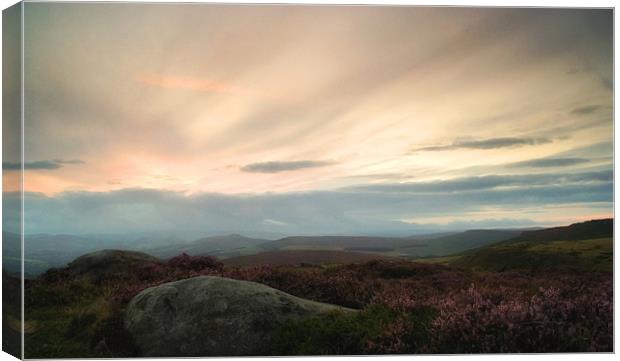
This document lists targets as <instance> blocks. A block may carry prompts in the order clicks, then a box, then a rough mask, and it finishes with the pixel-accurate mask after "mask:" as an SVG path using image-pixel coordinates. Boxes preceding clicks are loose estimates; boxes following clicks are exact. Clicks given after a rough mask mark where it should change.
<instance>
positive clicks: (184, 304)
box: [125, 276, 353, 357]
mask: <svg viewBox="0 0 620 361" xmlns="http://www.w3.org/2000/svg"><path fill="white" fill-rule="evenodd" d="M352 311H353V310H351V309H347V308H344V307H340V306H335V305H330V304H325V303H320V302H314V301H310V300H306V299H303V298H299V297H295V296H292V295H290V294H287V293H284V292H282V291H279V290H276V289H274V288H271V287H268V286H265V285H262V284H259V283H255V282H247V281H238V280H233V279H229V278H222V277H213V276H201V277H194V278H189V279H186V280H182V281H176V282H171V283H166V284H163V285H160V286H156V287H151V288H148V289H146V290H144V291H142V292H141V293H140V294H138V295H137V296H136V297H134V298H133V299H132V300H131V302H130V303H129V305H128V307H127V310H126V314H125V328H126V329H127V330H128V331H129V332H130V333H131V335H132V336H133V338H134V341H135V343H136V345H137V346H138V347H139V348H140V350H141V352H142V355H143V356H148V357H163V356H168V357H170V356H176V357H179V356H241V355H260V354H263V350H264V346H265V345H266V343H267V342H268V341H269V338H270V337H271V335H272V333H273V331H274V330H275V329H277V328H278V327H279V326H281V325H282V324H283V323H284V322H286V321H287V320H293V319H300V318H304V317H309V316H313V315H318V314H322V313H327V312H352Z"/></svg>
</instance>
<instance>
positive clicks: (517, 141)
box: [412, 137, 552, 152]
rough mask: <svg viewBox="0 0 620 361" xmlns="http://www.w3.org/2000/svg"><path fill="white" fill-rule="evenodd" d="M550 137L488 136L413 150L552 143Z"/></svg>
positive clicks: (504, 146)
mask: <svg viewBox="0 0 620 361" xmlns="http://www.w3.org/2000/svg"><path fill="white" fill-rule="evenodd" d="M551 142H552V140H551V139H549V138H542V137H541V138H511V137H506V138H488V139H478V140H458V139H457V140H455V141H453V142H452V143H451V144H448V145H436V146H429V147H422V148H415V149H413V150H412V152H432V151H446V150H456V149H499V148H510V147H521V146H526V145H538V144H547V143H551Z"/></svg>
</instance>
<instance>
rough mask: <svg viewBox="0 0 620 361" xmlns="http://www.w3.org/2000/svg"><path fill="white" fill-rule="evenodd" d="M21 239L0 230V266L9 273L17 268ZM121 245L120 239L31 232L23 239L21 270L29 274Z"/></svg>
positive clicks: (17, 269)
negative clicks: (0, 254)
mask: <svg viewBox="0 0 620 361" xmlns="http://www.w3.org/2000/svg"><path fill="white" fill-rule="evenodd" d="M20 244H21V240H20V237H19V235H18V234H15V233H10V232H2V255H3V256H2V257H3V259H2V261H3V265H2V266H3V268H4V269H5V270H6V271H8V272H11V273H19V272H20V270H21V263H20V257H21V245H20ZM115 246H118V247H119V248H120V247H123V244H122V243H121V242H113V241H110V240H106V241H101V240H98V239H94V238H88V237H81V236H73V235H66V234H33V235H26V237H25V239H24V254H25V257H24V269H25V274H26V276H33V275H37V274H40V273H42V272H44V271H45V270H47V269H49V268H51V267H60V266H64V265H65V264H67V263H68V262H70V261H71V260H73V259H74V258H76V257H78V256H81V255H83V254H85V253H88V252H93V251H96V250H99V249H102V248H106V247H115ZM123 248H124V247H123Z"/></svg>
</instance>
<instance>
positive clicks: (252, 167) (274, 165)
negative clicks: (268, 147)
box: [241, 160, 334, 173]
mask: <svg viewBox="0 0 620 361" xmlns="http://www.w3.org/2000/svg"><path fill="white" fill-rule="evenodd" d="M332 164H334V162H331V161H320V160H299V161H293V162H278V161H275V162H261V163H252V164H248V165H245V166H243V167H241V170H242V171H244V172H249V173H278V172H285V171H292V170H299V169H305V168H318V167H326V166H328V165H332Z"/></svg>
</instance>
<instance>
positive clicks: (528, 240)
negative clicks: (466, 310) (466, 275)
mask: <svg viewBox="0 0 620 361" xmlns="http://www.w3.org/2000/svg"><path fill="white" fill-rule="evenodd" d="M450 264H452V265H454V266H458V267H464V268H474V269H485V270H495V271H503V270H510V269H535V270H540V269H550V268H569V269H577V270H593V271H607V272H611V270H612V269H613V220H612V219H602V220H594V221H588V222H583V223H575V224H572V225H570V226H565V227H554V228H548V229H543V230H539V231H529V232H523V234H522V235H521V236H520V237H517V238H514V239H511V240H507V241H504V242H500V243H496V244H493V245H490V246H485V247H482V248H479V249H475V250H471V251H467V252H464V253H463V254H461V255H460V256H459V257H455V258H454V259H453V260H452V261H451V262H450Z"/></svg>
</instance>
